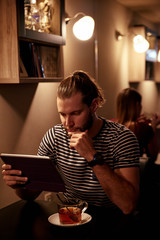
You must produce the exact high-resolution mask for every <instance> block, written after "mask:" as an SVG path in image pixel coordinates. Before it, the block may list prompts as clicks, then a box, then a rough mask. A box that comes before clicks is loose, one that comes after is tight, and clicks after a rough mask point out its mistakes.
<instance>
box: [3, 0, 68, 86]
mask: <svg viewBox="0 0 160 240" xmlns="http://www.w3.org/2000/svg"><path fill="white" fill-rule="evenodd" d="M26 3H27V4H26ZM45 4H46V1H45ZM31 5H32V4H30V1H24V0H12V1H11V3H10V4H9V5H8V2H7V1H5V0H2V1H0V22H1V23H2V24H1V29H0V36H1V40H0V43H1V51H0V58H1V59H3V61H2V64H1V65H0V83H3V84H5V83H6V84H8V83H32V82H33V83H35V82H36V83H38V82H56V81H61V80H62V79H63V75H64V71H63V54H62V45H64V44H65V27H66V26H65V10H64V9H65V7H64V0H53V1H48V5H44V1H40V0H37V1H36V5H34V6H31ZM40 6H41V8H40ZM33 7H34V8H35V9H36V11H37V12H36V13H35V15H34V14H33V9H32V8H33ZM42 7H43V8H42ZM27 9H28V10H27ZM31 9H32V11H31ZM27 11H28V12H27ZM49 11H50V14H48V12H49ZM26 12H27V13H26ZM51 13H52V14H51ZM25 14H28V15H27V16H29V17H28V19H29V20H26V19H27V17H26V15H25ZM38 14H39V15H38ZM44 14H45V16H44ZM46 14H48V16H52V17H50V18H51V19H49V18H47V17H46ZM41 15H42V16H43V20H44V19H45V23H46V25H42V23H43V21H40V17H41V18H42V16H41ZM35 16H36V17H37V16H38V18H39V19H38V20H36V24H38V25H37V26H38V27H39V29H37V26H36V25H35V23H33V25H35V26H31V23H32V22H33V21H31V20H30V17H31V18H33V19H34V18H35ZM33 19H32V20H33ZM46 19H47V20H46ZM40 22H41V25H40ZM29 28H30V29H29ZM40 28H41V29H40Z"/></svg>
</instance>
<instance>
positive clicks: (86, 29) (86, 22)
mask: <svg viewBox="0 0 160 240" xmlns="http://www.w3.org/2000/svg"><path fill="white" fill-rule="evenodd" d="M94 25H95V23H94V20H93V18H92V17H89V16H85V17H82V18H81V19H79V20H78V21H77V22H76V23H75V24H74V26H73V33H74V35H75V37H76V38H78V39H80V40H82V41H85V40H88V39H90V38H91V37H92V35H93V31H94Z"/></svg>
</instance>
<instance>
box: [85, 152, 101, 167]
mask: <svg viewBox="0 0 160 240" xmlns="http://www.w3.org/2000/svg"><path fill="white" fill-rule="evenodd" d="M103 164H104V160H103V159H102V156H101V155H100V154H99V153H96V154H95V155H94V158H93V160H92V161H90V162H88V165H89V166H90V167H94V166H95V165H103Z"/></svg>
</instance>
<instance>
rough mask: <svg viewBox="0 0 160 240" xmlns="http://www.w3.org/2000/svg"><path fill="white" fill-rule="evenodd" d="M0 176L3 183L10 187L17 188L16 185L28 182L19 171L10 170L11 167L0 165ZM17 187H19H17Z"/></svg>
mask: <svg viewBox="0 0 160 240" xmlns="http://www.w3.org/2000/svg"><path fill="white" fill-rule="evenodd" d="M2 175H3V179H4V181H5V183H6V184H7V185H8V186H10V187H12V188H14V189H15V188H17V186H18V185H22V186H23V185H24V184H26V182H27V181H28V178H27V177H22V176H21V175H22V172H21V171H20V170H15V169H12V166H11V165H8V164H3V165H2ZM18 187H19V186H18Z"/></svg>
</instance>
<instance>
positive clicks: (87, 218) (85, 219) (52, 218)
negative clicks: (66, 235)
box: [48, 213, 92, 227]
mask: <svg viewBox="0 0 160 240" xmlns="http://www.w3.org/2000/svg"><path fill="white" fill-rule="evenodd" d="M91 219H92V217H91V215H89V214H88V213H83V214H82V220H81V222H80V223H73V224H62V223H60V221H59V213H54V214H52V215H51V216H50V217H49V218H48V221H49V222H50V223H51V224H54V225H57V226H61V227H75V226H79V225H83V224H86V223H88V222H90V221H91Z"/></svg>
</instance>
